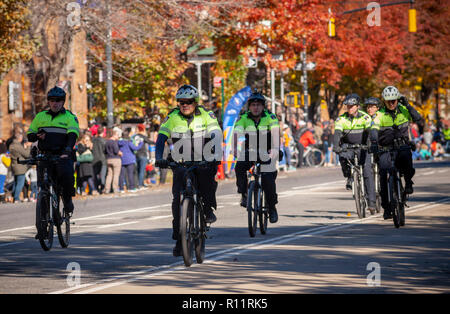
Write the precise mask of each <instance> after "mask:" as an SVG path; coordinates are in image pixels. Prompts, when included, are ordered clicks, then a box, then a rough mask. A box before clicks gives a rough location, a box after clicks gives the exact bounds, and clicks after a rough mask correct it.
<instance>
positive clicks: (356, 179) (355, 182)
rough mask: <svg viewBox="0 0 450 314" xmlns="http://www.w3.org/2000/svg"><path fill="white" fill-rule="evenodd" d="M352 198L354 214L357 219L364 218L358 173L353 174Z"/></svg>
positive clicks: (362, 197) (362, 196)
mask: <svg viewBox="0 0 450 314" xmlns="http://www.w3.org/2000/svg"><path fill="white" fill-rule="evenodd" d="M353 197H354V198H355V204H356V213H357V214H358V218H360V219H361V218H364V217H365V206H364V205H365V203H364V195H363V193H362V186H361V181H360V180H359V172H358V171H354V172H353Z"/></svg>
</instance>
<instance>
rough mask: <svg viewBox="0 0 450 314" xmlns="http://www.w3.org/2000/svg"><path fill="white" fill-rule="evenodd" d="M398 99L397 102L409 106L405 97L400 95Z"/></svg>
mask: <svg viewBox="0 0 450 314" xmlns="http://www.w3.org/2000/svg"><path fill="white" fill-rule="evenodd" d="M398 101H399V103H401V104H402V105H403V106H405V107H408V106H409V102H408V99H406V97H405V96H401V97H400V98H399V100H398Z"/></svg>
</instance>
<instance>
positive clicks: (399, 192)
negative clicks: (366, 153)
mask: <svg viewBox="0 0 450 314" xmlns="http://www.w3.org/2000/svg"><path fill="white" fill-rule="evenodd" d="M394 141H395V140H394ZM410 149H411V147H410V146H409V145H403V144H401V143H400V142H398V141H397V142H395V143H394V145H393V146H391V147H381V148H380V149H379V150H378V153H382V152H388V153H389V154H390V155H391V169H392V170H391V171H388V178H387V188H388V201H389V208H390V210H391V212H392V219H393V221H394V226H395V228H400V227H401V226H404V225H405V206H406V207H408V205H407V204H406V202H407V199H408V195H407V194H406V192H405V189H404V188H403V183H402V178H403V173H402V172H401V171H400V170H399V169H398V168H397V167H396V166H395V157H396V156H395V153H396V152H398V151H401V150H410Z"/></svg>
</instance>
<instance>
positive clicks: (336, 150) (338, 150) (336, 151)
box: [333, 146, 342, 154]
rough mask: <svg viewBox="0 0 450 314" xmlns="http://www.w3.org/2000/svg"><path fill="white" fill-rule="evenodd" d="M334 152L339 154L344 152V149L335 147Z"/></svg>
mask: <svg viewBox="0 0 450 314" xmlns="http://www.w3.org/2000/svg"><path fill="white" fill-rule="evenodd" d="M333 152H335V153H336V154H339V153H341V152H342V148H341V147H340V146H333Z"/></svg>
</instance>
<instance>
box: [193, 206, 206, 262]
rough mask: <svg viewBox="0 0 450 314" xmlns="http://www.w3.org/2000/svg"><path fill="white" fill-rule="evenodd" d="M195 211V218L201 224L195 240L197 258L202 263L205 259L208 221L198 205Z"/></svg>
mask: <svg viewBox="0 0 450 314" xmlns="http://www.w3.org/2000/svg"><path fill="white" fill-rule="evenodd" d="M195 212H196V215H195V216H196V217H195V219H196V220H197V226H199V233H198V236H197V238H196V239H195V241H194V244H195V259H196V261H197V263H198V264H201V263H203V261H204V260H205V242H206V222H205V216H204V213H203V210H201V211H200V208H199V207H198V208H197V210H196V211H195Z"/></svg>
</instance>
